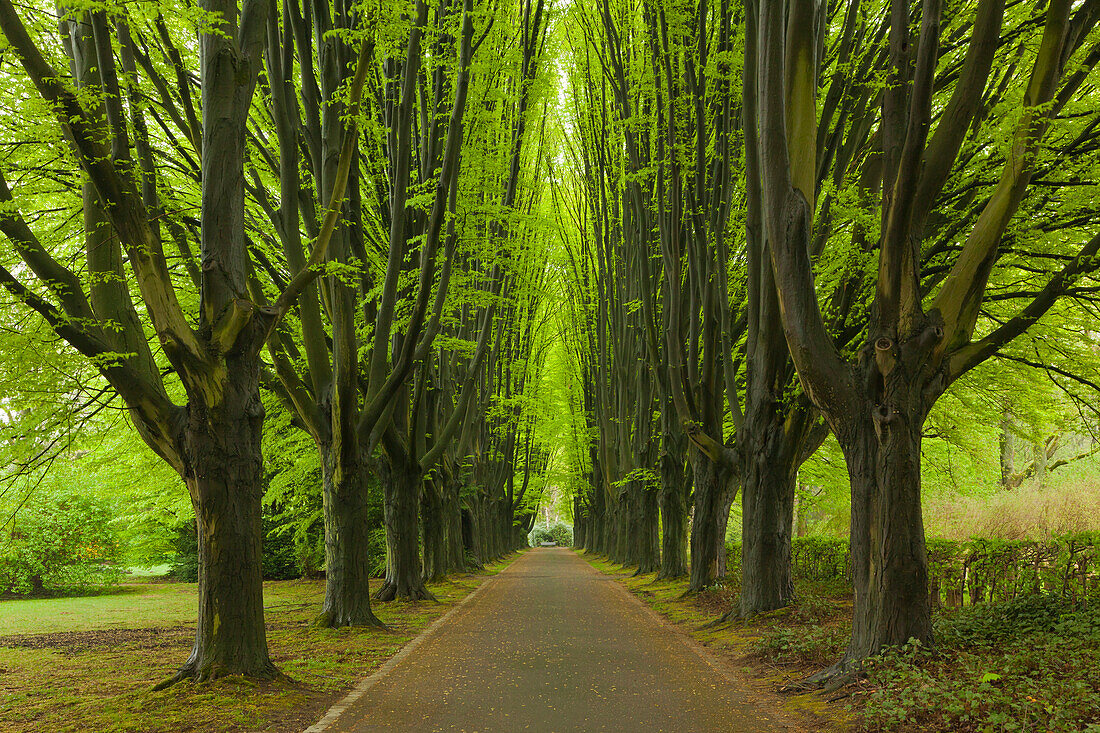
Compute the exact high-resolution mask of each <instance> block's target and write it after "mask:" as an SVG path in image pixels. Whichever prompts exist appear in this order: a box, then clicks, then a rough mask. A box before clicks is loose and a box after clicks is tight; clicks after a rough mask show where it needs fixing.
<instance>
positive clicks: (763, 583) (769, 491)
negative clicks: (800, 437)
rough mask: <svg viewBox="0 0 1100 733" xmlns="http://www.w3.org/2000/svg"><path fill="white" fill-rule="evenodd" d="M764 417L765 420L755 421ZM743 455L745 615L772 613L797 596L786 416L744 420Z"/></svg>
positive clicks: (792, 481)
mask: <svg viewBox="0 0 1100 733" xmlns="http://www.w3.org/2000/svg"><path fill="white" fill-rule="evenodd" d="M754 417H755V418H762V419H754ZM745 425H746V426H749V429H746V430H742V431H740V433H739V435H738V448H739V450H740V452H741V491H742V494H741V502H742V516H741V572H742V579H741V605H740V612H741V615H742V616H746V617H747V616H753V615H756V614H758V613H763V612H765V611H773V610H775V609H777V608H783V607H785V606H787V605H788V604H790V602H791V601H792V600H793V598H794V582H793V580H792V578H791V525H792V521H793V518H794V488H795V469H794V466H793V461H792V458H793V456H791V455H790V453H791V451H790V446H789V445H788V444H787V441H786V440H785V437H786V436H785V430H784V424H783V415H782V414H781V413H779V412H778V411H777V410H774V409H773V410H770V411H769V414H767V415H759V416H753V415H752V414H751V413H750V414H749V415H747V416H746V421H745Z"/></svg>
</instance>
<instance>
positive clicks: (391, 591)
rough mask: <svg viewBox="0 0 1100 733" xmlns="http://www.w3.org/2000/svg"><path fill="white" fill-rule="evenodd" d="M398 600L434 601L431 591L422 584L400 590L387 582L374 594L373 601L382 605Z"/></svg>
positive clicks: (435, 599) (399, 587)
mask: <svg viewBox="0 0 1100 733" xmlns="http://www.w3.org/2000/svg"><path fill="white" fill-rule="evenodd" d="M397 599H400V600H402V601H436V602H438V600H439V599H437V598H436V597H435V596H434V595H432V593H431V591H429V590H428V589H427V588H425V587H424V584H423V583H419V584H417V585H410V586H407V587H404V588H402V587H401V586H400V585H399V584H397V583H393V582H391V581H389V580H387V581H386V582H385V583H383V584H382V587H381V588H379V589H378V591H377V592H376V593H375V594H374V600H376V601H381V602H383V603H385V602H387V601H393V600H397Z"/></svg>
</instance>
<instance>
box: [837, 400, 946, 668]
mask: <svg viewBox="0 0 1100 733" xmlns="http://www.w3.org/2000/svg"><path fill="white" fill-rule="evenodd" d="M893 391H894V392H895V395H896V394H897V392H898V391H899V390H893ZM911 391H912V392H918V393H919V392H920V391H921V390H920V389H919V387H915V388H913V389H912V390H911ZM906 396H908V395H906ZM919 399H920V398H919V395H917V396H915V397H913V398H912V399H908V400H903V399H894V400H890V401H889V402H884V404H892V405H893V406H894V410H893V411H891V412H890V414H888V415H886V416H883V415H882V414H881V412H875V413H872V410H871V409H870V408H869V409H868V410H867V414H868V416H870V415H872V414H874V415H875V419H872V418H870V417H868V419H866V420H864V421H863V422H862V423H860V424H857V427H856V429H854V430H852V431H851V432H852V435H845V436H843V439H842V440H841V448H842V449H843V451H844V457H845V460H846V461H847V463H848V475H849V478H850V480H851V484H852V528H851V547H852V579H853V584H854V590H855V606H854V608H853V618H852V640H851V643H850V644H849V647H848V650H847V652H846V653H845V655H844V659H843V660H842V661H841V663H840V665H839V666H840V668H841V669H847V668H849V667H851V666H853V665H855V664H858V662H859V661H860V660H862V659H864V658H865V657H868V656H871V655H874V654H877V653H879V652H880V651H881V650H882V649H883V648H884V647H887V646H895V645H901V644H905V643H906V642H908V641H909V640H910V639H917V640H918V641H920V642H921V643H923V644H925V645H929V646H931V645H932V643H933V636H932V616H931V603H930V600H929V591H928V557H927V551H926V548H925V542H924V521H923V518H922V515H921V503H920V498H921V497H920V492H921V477H920V447H921V428H922V426H923V424H924V418H925V414H926V413H925V410H924V408H923V406H922V405H920V402H919ZM876 423H877V424H876ZM827 674H828V672H827Z"/></svg>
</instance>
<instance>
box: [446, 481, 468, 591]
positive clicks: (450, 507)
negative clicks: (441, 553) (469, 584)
mask: <svg viewBox="0 0 1100 733" xmlns="http://www.w3.org/2000/svg"><path fill="white" fill-rule="evenodd" d="M459 495H460V485H459V482H458V481H455V480H453V479H449V480H448V481H447V482H446V483H444V485H443V518H444V523H445V529H444V543H445V546H446V568H447V572H448V573H461V572H464V571H465V570H466V552H465V545H464V544H463V536H462V506H461V504H460V499H459Z"/></svg>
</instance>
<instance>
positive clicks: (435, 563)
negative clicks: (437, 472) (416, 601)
mask: <svg viewBox="0 0 1100 733" xmlns="http://www.w3.org/2000/svg"><path fill="white" fill-rule="evenodd" d="M440 480H441V479H434V480H433V479H429V480H427V481H425V482H424V485H423V488H422V490H421V492H420V532H421V535H420V538H421V545H422V546H423V548H424V579H425V580H426V581H428V582H431V581H434V580H439V579H440V578H442V577H444V576H445V575H446V574H447V543H446V522H445V519H444V515H443V495H442V493H441V487H438V486H437V485H436V484H435V483H434V482H435V481H440Z"/></svg>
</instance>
